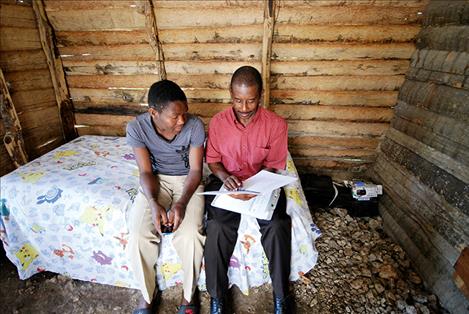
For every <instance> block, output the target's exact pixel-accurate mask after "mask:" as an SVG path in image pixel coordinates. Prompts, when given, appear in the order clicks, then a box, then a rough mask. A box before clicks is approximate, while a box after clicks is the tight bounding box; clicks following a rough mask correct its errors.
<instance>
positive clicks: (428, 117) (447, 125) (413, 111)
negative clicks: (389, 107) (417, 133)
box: [395, 102, 469, 148]
mask: <svg viewBox="0 0 469 314" xmlns="http://www.w3.org/2000/svg"><path fill="white" fill-rule="evenodd" d="M395 114H396V116H399V117H401V118H403V119H405V120H407V121H411V122H412V123H414V124H416V125H419V126H421V127H423V128H426V129H427V130H428V131H429V132H433V133H436V134H440V135H442V136H444V137H446V138H447V139H450V140H452V141H454V142H456V143H460V144H462V145H464V146H466V148H469V137H468V136H467V135H468V133H467V130H468V129H467V124H466V123H462V122H460V121H457V120H455V119H452V118H449V117H445V116H442V115H438V114H435V113H433V112H430V111H427V110H424V109H421V108H418V107H415V106H410V105H407V104H406V103H403V102H399V104H398V106H397V107H396V109H395Z"/></svg>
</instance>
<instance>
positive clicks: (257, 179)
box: [212, 170, 297, 220]
mask: <svg viewBox="0 0 469 314" xmlns="http://www.w3.org/2000/svg"><path fill="white" fill-rule="evenodd" d="M296 180H297V178H294V177H289V176H284V175H281V174H275V173H272V172H269V171H265V170H262V171H260V172H259V173H257V174H256V175H254V176H252V177H250V178H249V179H247V180H245V181H243V186H242V189H243V191H239V192H244V193H246V192H247V191H250V192H251V193H248V194H253V192H257V193H259V194H258V195H257V196H256V197H254V198H252V199H250V200H248V201H242V200H238V199H235V198H232V197H230V196H229V195H228V194H234V193H232V192H230V191H227V190H226V189H225V187H224V186H222V187H221V188H220V191H217V192H219V195H217V196H216V197H215V199H214V200H213V202H212V206H214V207H219V208H223V209H227V210H230V211H233V212H237V213H240V214H246V215H250V216H254V217H256V218H259V219H264V220H270V219H271V218H272V215H273V213H274V210H275V207H276V206H277V201H278V198H279V197H280V188H281V187H282V186H285V185H288V184H290V183H292V182H294V181H296Z"/></svg>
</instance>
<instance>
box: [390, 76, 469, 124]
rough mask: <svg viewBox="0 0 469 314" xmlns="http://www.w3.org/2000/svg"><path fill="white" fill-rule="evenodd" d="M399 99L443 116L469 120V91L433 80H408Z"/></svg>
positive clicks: (403, 85)
mask: <svg viewBox="0 0 469 314" xmlns="http://www.w3.org/2000/svg"><path fill="white" fill-rule="evenodd" d="M399 101H401V102H404V103H407V104H408V105H412V106H415V107H419V108H423V109H426V110H429V111H431V112H434V113H438V114H441V115H443V116H447V117H451V118H453V119H456V120H459V121H463V122H469V91H467V90H463V89H458V88H452V87H449V86H445V85H439V84H435V83H431V82H417V81H412V80H406V81H405V82H404V84H402V86H401V88H400V93H399Z"/></svg>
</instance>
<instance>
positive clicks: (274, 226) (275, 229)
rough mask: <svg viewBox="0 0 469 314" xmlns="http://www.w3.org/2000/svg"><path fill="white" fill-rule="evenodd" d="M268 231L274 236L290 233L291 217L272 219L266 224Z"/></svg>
mask: <svg viewBox="0 0 469 314" xmlns="http://www.w3.org/2000/svg"><path fill="white" fill-rule="evenodd" d="M267 229H268V231H269V232H271V233H272V234H273V235H274V236H276V235H281V234H290V233H291V219H290V218H289V217H288V218H285V219H273V220H272V221H271V222H270V223H269V225H268V226H267Z"/></svg>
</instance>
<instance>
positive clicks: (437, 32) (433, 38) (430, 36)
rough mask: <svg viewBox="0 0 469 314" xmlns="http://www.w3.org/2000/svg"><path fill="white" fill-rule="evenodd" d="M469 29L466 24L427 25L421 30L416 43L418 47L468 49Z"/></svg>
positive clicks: (451, 49) (453, 49) (450, 49)
mask: <svg viewBox="0 0 469 314" xmlns="http://www.w3.org/2000/svg"><path fill="white" fill-rule="evenodd" d="M467 36H468V30H467V27H466V26H464V25H461V26H456V25H444V26H441V27H438V26H437V27H425V28H423V29H422V30H421V31H420V34H419V40H418V42H417V43H416V45H417V48H418V49H433V50H449V51H468V50H469V49H468V48H469V47H468V45H469V43H468V42H467Z"/></svg>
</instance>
